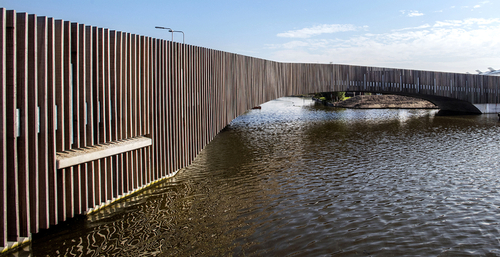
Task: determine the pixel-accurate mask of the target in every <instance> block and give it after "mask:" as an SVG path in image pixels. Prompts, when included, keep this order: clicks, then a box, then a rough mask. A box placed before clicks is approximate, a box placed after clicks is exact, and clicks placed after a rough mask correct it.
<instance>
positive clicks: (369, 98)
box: [329, 95, 437, 109]
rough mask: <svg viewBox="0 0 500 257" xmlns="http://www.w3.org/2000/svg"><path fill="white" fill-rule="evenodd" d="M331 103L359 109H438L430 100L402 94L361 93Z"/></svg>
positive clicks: (335, 105) (336, 105)
mask: <svg viewBox="0 0 500 257" xmlns="http://www.w3.org/2000/svg"><path fill="white" fill-rule="evenodd" d="M329 105H330V106H334V107H342V108H357V109H437V106H435V105H434V104H433V103H431V102H429V101H426V100H422V99H418V98H413V97H408V96H400V95H359V96H355V97H352V98H349V99H347V100H345V101H340V102H336V103H329Z"/></svg>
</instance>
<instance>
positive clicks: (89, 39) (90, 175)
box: [80, 26, 95, 210]
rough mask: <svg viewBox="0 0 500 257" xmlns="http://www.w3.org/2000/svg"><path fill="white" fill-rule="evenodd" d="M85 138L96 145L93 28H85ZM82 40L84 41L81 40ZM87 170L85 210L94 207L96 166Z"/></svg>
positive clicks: (89, 144) (87, 144) (91, 166)
mask: <svg viewBox="0 0 500 257" xmlns="http://www.w3.org/2000/svg"><path fill="white" fill-rule="evenodd" d="M84 34H85V40H84V41H85V47H84V48H85V59H84V60H85V64H84V67H85V76H84V77H85V114H86V115H85V121H86V122H85V138H86V144H85V145H86V146H91V145H93V144H94V120H95V119H94V62H93V60H94V59H93V58H94V45H93V44H94V37H93V29H92V27H91V26H85V32H84ZM80 40H82V39H81V38H80ZM86 166H87V170H86V178H87V179H86V183H87V189H86V191H87V197H86V200H87V205H86V208H85V210H88V209H89V208H92V207H93V206H94V200H95V196H94V192H95V188H94V179H95V178H94V165H93V163H88V164H87V165H86Z"/></svg>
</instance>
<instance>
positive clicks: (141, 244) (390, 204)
mask: <svg viewBox="0 0 500 257" xmlns="http://www.w3.org/2000/svg"><path fill="white" fill-rule="evenodd" d="M435 112H436V111H432V110H347V109H333V108H326V107H323V106H318V105H314V103H313V102H312V101H311V100H310V99H303V98H281V99H278V100H275V101H272V102H268V103H266V104H264V105H262V109H261V110H251V111H249V112H248V113H247V114H245V115H243V116H241V117H239V118H237V119H235V120H234V121H233V122H232V123H231V124H230V125H229V126H228V127H227V128H226V129H225V130H224V131H223V132H221V133H220V134H219V135H218V136H217V137H216V138H215V139H214V140H213V141H212V142H211V143H210V144H209V145H208V146H207V147H206V149H205V150H203V151H202V153H201V154H200V155H199V156H198V157H197V159H196V160H195V161H194V163H193V164H192V165H191V166H189V167H188V168H186V169H184V170H182V171H181V172H179V174H178V175H177V176H176V177H175V178H173V179H171V180H168V181H166V182H164V183H161V184H159V185H158V186H156V187H155V188H151V189H149V190H147V191H145V192H142V193H141V194H139V195H137V196H136V197H134V198H133V199H129V200H127V201H125V202H122V203H120V204H117V205H115V206H114V207H112V208H108V209H105V210H103V211H101V212H100V213H97V214H92V215H89V216H88V217H85V218H81V219H80V220H75V221H73V222H72V223H68V224H64V225H62V226H60V228H59V229H57V230H52V231H50V233H46V234H45V235H43V236H38V237H36V238H35V239H34V240H33V243H32V252H33V253H34V254H35V255H40V256H45V255H50V256H53V255H67V256H69V255H76V256H80V255H83V256H101V255H120V256H138V255H157V254H162V255H164V256H190V255H200V256H226V255H236V256H243V255H249V256H285V255H297V256H305V255H308V256H318V255H328V256H402V255H406V256H438V255H439V256H478V255H483V256H484V255H487V256H500V250H499V248H500V241H499V240H500V231H499V230H500V225H499V224H498V222H499V221H500V195H499V190H500V183H499V174H498V173H499V170H500V151H499V150H500V149H499V148H500V147H499V143H498V142H499V141H500V133H499V132H500V127H499V123H498V121H497V118H496V117H495V116H493V115H481V116H451V117H442V116H435Z"/></svg>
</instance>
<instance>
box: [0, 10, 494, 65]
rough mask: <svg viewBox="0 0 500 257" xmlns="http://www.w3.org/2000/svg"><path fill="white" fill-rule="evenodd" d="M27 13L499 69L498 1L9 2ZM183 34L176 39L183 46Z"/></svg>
mask: <svg viewBox="0 0 500 257" xmlns="http://www.w3.org/2000/svg"><path fill="white" fill-rule="evenodd" d="M0 6H1V7H4V8H6V9H9V10H10V9H14V10H16V11H18V12H28V13H34V14H37V15H40V16H49V17H55V18H58V19H64V20H69V21H73V22H79V23H84V24H87V25H94V26H99V27H106V28H110V29H113V30H120V31H126V32H131V33H136V34H141V35H146V36H152V37H158V38H166V39H170V38H171V35H170V34H169V33H167V32H166V31H165V30H158V29H155V28H154V27H155V26H165V27H170V28H173V29H175V30H182V31H184V33H185V37H186V38H185V39H186V43H187V44H192V45H197V46H203V47H208V48H213V49H218V50H223V51H228V52H233V53H238V54H244V55H249V56H254V57H258V58H264V59H269V60H274V61H280V62H310V63H330V62H332V63H338V64H352V65H368V66H381V67H391V68H408V69H421V70H437V71H451V72H471V73H475V70H476V69H480V70H483V71H484V70H486V69H487V68H488V67H493V68H495V69H500V11H499V10H500V1H497V0H489V1H487V0H458V1H457V0H454V1H451V0H444V1H440V0H432V1H429V0H419V1H403V0H398V1H396V0H380V1H376V0H364V1H361V0H349V1H345V0H342V1H337V0H334V1H326V0H323V1H314V0H310V1H294V0H288V1H272V0H266V1H261V0H252V1H244V0H231V1H222V0H212V1H188V0H185V1H181V0H177V1H169V0H163V1H160V0H153V1H148V0H143V1H137V0H135V1H130V0H78V1H72V0H47V1H45V0H0ZM181 35H182V34H180V33H175V34H174V40H175V41H182V36H181Z"/></svg>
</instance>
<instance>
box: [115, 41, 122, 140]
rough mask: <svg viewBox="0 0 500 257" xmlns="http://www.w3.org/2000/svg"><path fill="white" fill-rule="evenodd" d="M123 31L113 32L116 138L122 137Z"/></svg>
mask: <svg viewBox="0 0 500 257" xmlns="http://www.w3.org/2000/svg"><path fill="white" fill-rule="evenodd" d="M122 42H123V33H122V32H121V31H117V32H116V34H115V63H116V64H115V73H116V75H115V76H116V83H115V88H116V106H115V109H116V114H115V115H116V116H115V117H116V139H117V140H120V139H123V138H124V136H123V130H122V128H123V122H122V120H123V97H122V95H123V93H122V92H123V76H124V75H123V44H122Z"/></svg>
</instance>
